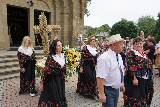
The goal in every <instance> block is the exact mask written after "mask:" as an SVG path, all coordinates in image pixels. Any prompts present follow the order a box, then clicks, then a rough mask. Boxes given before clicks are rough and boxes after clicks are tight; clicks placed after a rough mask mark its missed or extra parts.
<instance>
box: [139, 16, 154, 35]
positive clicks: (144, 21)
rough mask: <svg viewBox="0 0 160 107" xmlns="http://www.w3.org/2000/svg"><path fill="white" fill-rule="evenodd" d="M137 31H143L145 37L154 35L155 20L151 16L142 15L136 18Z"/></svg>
mask: <svg viewBox="0 0 160 107" xmlns="http://www.w3.org/2000/svg"><path fill="white" fill-rule="evenodd" d="M137 25H138V28H139V29H138V30H139V31H138V32H140V31H144V33H145V37H147V36H148V35H154V31H155V27H156V20H155V19H154V18H153V17H152V16H142V17H141V18H139V19H138V23H137Z"/></svg>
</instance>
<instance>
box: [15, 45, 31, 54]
mask: <svg viewBox="0 0 160 107" xmlns="http://www.w3.org/2000/svg"><path fill="white" fill-rule="evenodd" d="M18 52H21V53H23V54H25V55H28V56H31V55H32V54H33V48H32V47H28V48H26V47H23V46H20V47H19V48H18Z"/></svg>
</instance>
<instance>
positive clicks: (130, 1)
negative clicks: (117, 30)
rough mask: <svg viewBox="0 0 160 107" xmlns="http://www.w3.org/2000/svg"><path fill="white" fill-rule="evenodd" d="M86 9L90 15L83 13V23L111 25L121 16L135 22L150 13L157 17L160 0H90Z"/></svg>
mask: <svg viewBox="0 0 160 107" xmlns="http://www.w3.org/2000/svg"><path fill="white" fill-rule="evenodd" d="M88 9H89V11H90V15H89V16H88V17H87V16H86V15H85V18H84V24H85V25H87V26H92V27H99V26H101V25H103V24H108V25H109V26H110V27H111V26H112V25H113V24H114V23H116V22H118V21H120V20H121V19H122V18H125V19H127V20H129V21H134V22H137V20H138V19H139V18H140V17H142V16H148V15H150V16H153V17H154V18H155V19H157V18H158V17H157V15H158V12H160V0H92V1H91V4H90V5H89V6H88Z"/></svg>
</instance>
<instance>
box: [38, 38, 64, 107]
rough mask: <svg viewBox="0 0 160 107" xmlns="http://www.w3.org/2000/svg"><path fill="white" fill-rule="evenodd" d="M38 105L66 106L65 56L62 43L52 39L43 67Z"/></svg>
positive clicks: (47, 106) (48, 106) (50, 106)
mask: <svg viewBox="0 0 160 107" xmlns="http://www.w3.org/2000/svg"><path fill="white" fill-rule="evenodd" d="M43 72H44V74H43V77H42V82H41V91H42V92H41V95H40V99H39V103H38V107H67V104H66V97H65V72H66V66H65V57H64V54H63V53H62V43H61V41H60V40H54V41H53V42H52V44H51V46H50V54H49V56H48V58H47V61H46V63H45V67H44V69H43Z"/></svg>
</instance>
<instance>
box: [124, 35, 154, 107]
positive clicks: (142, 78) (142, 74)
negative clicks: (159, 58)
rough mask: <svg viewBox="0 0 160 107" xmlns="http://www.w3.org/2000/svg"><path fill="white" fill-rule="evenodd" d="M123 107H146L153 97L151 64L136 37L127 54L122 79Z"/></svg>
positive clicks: (141, 42)
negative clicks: (123, 89)
mask: <svg viewBox="0 0 160 107" xmlns="http://www.w3.org/2000/svg"><path fill="white" fill-rule="evenodd" d="M124 85H125V92H124V107H146V106H147V107H148V106H150V104H151V101H152V97H153V79H152V62H151V60H150V59H149V58H147V56H146V54H145V53H144V51H143V41H142V39H141V38H139V37H137V38H135V39H134V41H133V49H132V50H130V51H128V52H127V71H126V75H125V78H124Z"/></svg>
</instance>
